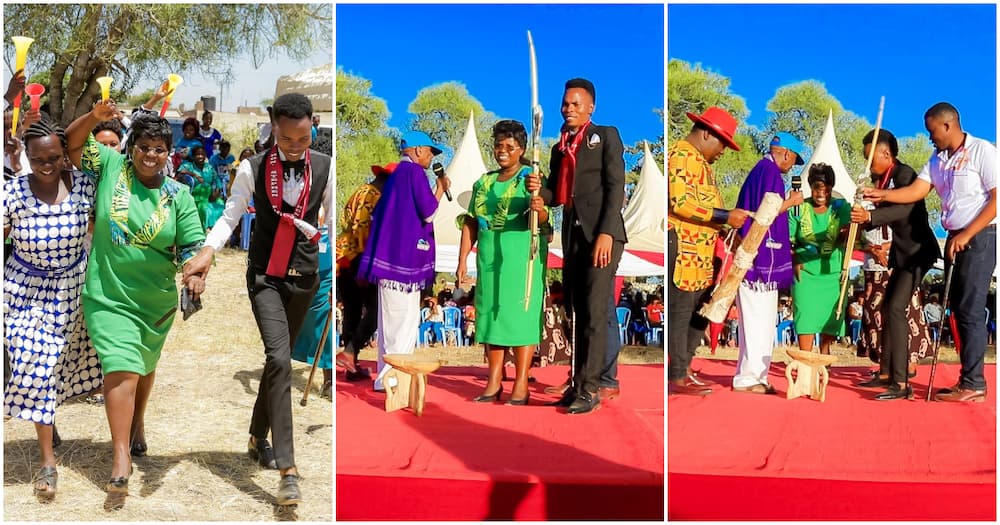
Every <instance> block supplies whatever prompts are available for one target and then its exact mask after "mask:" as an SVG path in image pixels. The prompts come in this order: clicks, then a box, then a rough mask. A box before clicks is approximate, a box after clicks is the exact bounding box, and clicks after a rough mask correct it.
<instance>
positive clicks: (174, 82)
mask: <svg viewBox="0 0 1000 525" xmlns="http://www.w3.org/2000/svg"><path fill="white" fill-rule="evenodd" d="M183 82H184V79H183V78H181V76H180V75H178V74H175V73H171V74H169V75H167V84H168V87H169V89H170V91H168V92H167V98H166V99H164V100H163V107H162V108H160V118H163V115H166V114H167V108H169V107H170V100H171V99H173V98H174V90H176V89H177V86H179V85H181V83H183Z"/></svg>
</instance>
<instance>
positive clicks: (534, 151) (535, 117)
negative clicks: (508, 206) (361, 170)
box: [524, 31, 542, 312]
mask: <svg viewBox="0 0 1000 525" xmlns="http://www.w3.org/2000/svg"><path fill="white" fill-rule="evenodd" d="M528 53H529V56H530V59H531V171H532V173H534V174H535V175H538V176H539V177H540V176H541V173H540V171H539V164H540V163H541V153H542V152H541V141H542V106H541V105H540V104H539V103H538V61H537V60H536V59H535V42H534V40H532V39H531V31H528ZM531 196H532V197H537V196H538V190H535V191H533V192H531ZM528 227H529V228H530V229H531V246H530V247H529V249H528V272H527V276H528V279H527V281H526V282H525V284H524V311H526V312H527V311H528V305H529V304H531V289H532V288H533V286H532V282H531V281H532V280H533V277H534V274H535V259H536V258H537V257H538V212H537V211H534V210H531V211H529V212H528Z"/></svg>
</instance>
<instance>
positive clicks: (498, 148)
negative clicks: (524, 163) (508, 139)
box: [493, 144, 521, 153]
mask: <svg viewBox="0 0 1000 525" xmlns="http://www.w3.org/2000/svg"><path fill="white" fill-rule="evenodd" d="M519 149H521V145H520V144H515V145H513V146H511V145H508V144H494V145H493V151H506V152H508V153H509V152H512V151H517V150H519Z"/></svg>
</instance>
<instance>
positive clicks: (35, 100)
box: [24, 84, 45, 111]
mask: <svg viewBox="0 0 1000 525" xmlns="http://www.w3.org/2000/svg"><path fill="white" fill-rule="evenodd" d="M24 92H25V93H26V94H27V95H28V98H30V99H31V111H38V108H39V106H41V101H42V95H44V94H45V86H43V85H41V84H28V85H27V86H24Z"/></svg>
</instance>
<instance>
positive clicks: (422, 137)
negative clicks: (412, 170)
mask: <svg viewBox="0 0 1000 525" xmlns="http://www.w3.org/2000/svg"><path fill="white" fill-rule="evenodd" d="M417 146H427V147H428V148H430V149H431V151H433V152H434V154H435V155H440V154H441V151H442V150H441V147H440V146H438V145H437V144H435V143H434V141H433V140H431V138H430V137H429V136H428V135H427V134H426V133H424V132H423V131H407V132H406V133H403V138H402V139H401V140H400V141H399V151H403V150H404V149H406V148H415V147H417Z"/></svg>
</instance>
